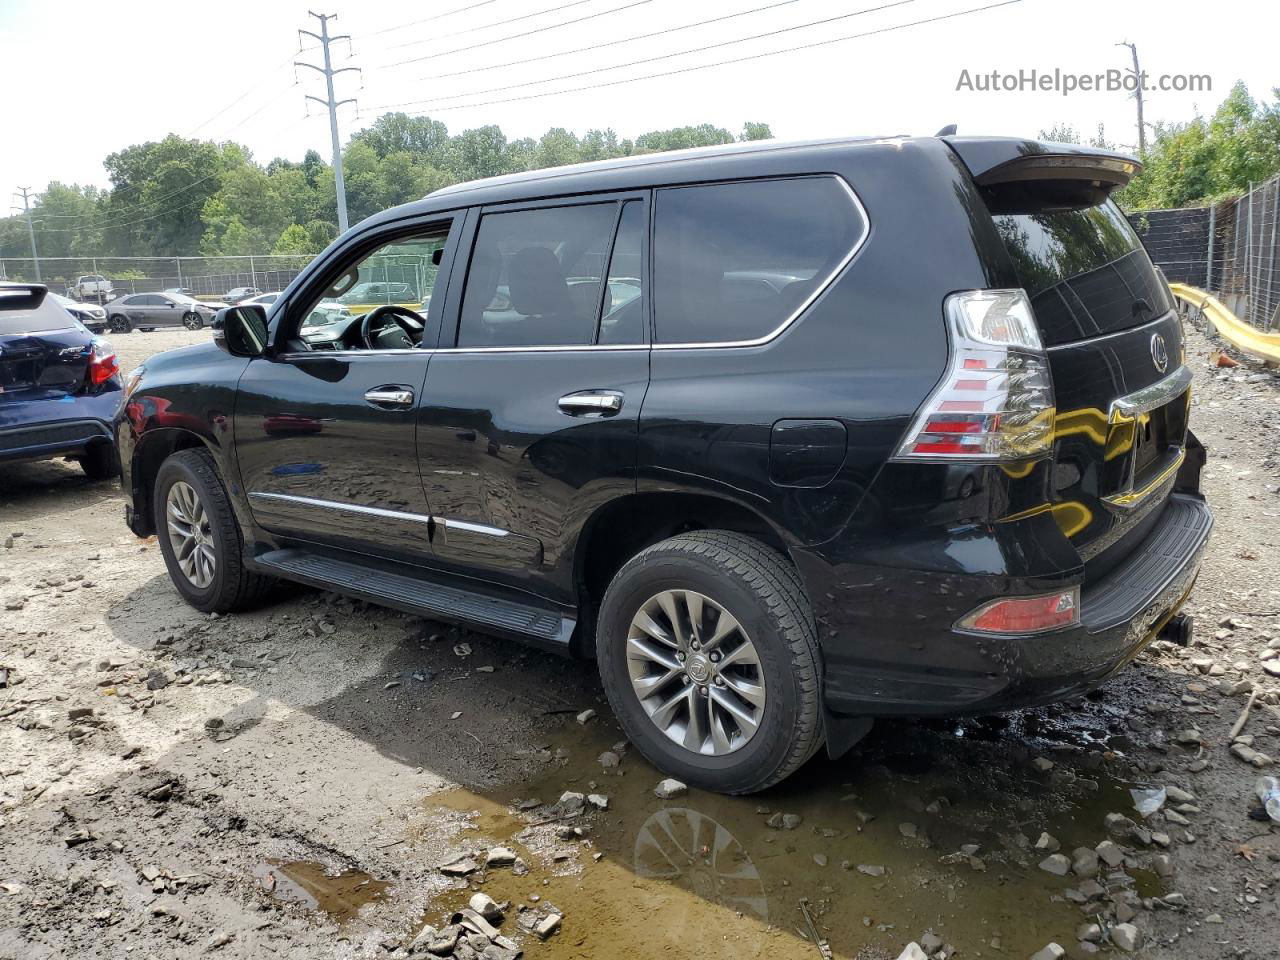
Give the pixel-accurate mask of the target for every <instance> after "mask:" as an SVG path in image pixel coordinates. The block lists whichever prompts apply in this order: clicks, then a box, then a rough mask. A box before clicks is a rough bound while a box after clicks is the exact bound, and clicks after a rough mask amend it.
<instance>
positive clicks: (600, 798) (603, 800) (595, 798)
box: [587, 793, 609, 810]
mask: <svg viewBox="0 0 1280 960" xmlns="http://www.w3.org/2000/svg"><path fill="white" fill-rule="evenodd" d="M587 803H588V804H590V805H591V806H593V807H595V808H596V809H597V810H608V809H609V798H608V797H606V796H605V795H604V794H603V793H589V794H587Z"/></svg>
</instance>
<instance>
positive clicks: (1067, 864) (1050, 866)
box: [1040, 853, 1071, 877]
mask: <svg viewBox="0 0 1280 960" xmlns="http://www.w3.org/2000/svg"><path fill="white" fill-rule="evenodd" d="M1040 869H1041V870H1043V871H1044V872H1045V873H1052V874H1053V875H1054V876H1055V877H1065V876H1066V875H1067V874H1068V873H1069V872H1070V871H1071V861H1070V860H1068V859H1067V858H1066V857H1065V856H1064V855H1062V854H1061V853H1054V854H1050V855H1049V856H1047V857H1045V858H1044V859H1043V860H1041V861H1040Z"/></svg>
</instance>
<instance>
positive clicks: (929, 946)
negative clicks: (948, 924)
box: [919, 933, 946, 956]
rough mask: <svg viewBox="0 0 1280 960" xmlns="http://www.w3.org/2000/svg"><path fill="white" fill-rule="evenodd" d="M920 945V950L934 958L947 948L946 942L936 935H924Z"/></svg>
mask: <svg viewBox="0 0 1280 960" xmlns="http://www.w3.org/2000/svg"><path fill="white" fill-rule="evenodd" d="M919 943H920V949H922V950H923V951H924V952H925V953H927V954H928V955H929V956H933V955H934V954H935V953H937V952H938V951H939V950H941V949H942V948H943V947H944V946H946V941H944V940H943V939H942V938H941V937H940V936H938V935H937V934H936V933H925V934H923V935H922V936H921V937H920V941H919Z"/></svg>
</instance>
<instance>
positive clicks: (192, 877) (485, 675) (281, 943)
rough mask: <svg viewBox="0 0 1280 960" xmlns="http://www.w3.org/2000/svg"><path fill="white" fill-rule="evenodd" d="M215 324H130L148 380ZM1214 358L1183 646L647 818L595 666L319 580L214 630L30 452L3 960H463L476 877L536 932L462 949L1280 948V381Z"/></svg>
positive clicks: (777, 953) (12, 682) (7, 668)
mask: <svg viewBox="0 0 1280 960" xmlns="http://www.w3.org/2000/svg"><path fill="white" fill-rule="evenodd" d="M207 336H208V332H207V331H203V332H197V333H188V332H186V331H178V332H161V333H152V334H142V333H134V334H130V335H123V336H115V337H113V338H112V339H113V341H114V343H115V346H116V348H117V350H118V352H119V354H120V356H121V359H122V366H123V367H124V368H125V369H126V370H128V369H130V368H131V367H133V366H134V365H136V364H137V363H138V362H139V361H141V360H142V359H144V358H145V357H146V356H148V355H150V354H151V353H154V352H156V351H158V350H163V349H169V348H172V347H174V346H178V345H182V344H185V343H191V342H195V341H197V340H200V339H203V338H206V337H207ZM1213 349H1214V344H1212V343H1210V342H1209V341H1208V340H1207V339H1206V338H1205V337H1204V336H1203V335H1201V334H1199V333H1196V332H1192V334H1191V338H1190V341H1189V353H1190V356H1191V363H1192V366H1193V368H1194V369H1195V371H1196V373H1197V388H1196V401H1195V402H1196V406H1195V410H1194V413H1193V418H1192V423H1193V427H1194V429H1195V430H1196V431H1197V433H1198V434H1199V436H1200V437H1201V439H1202V440H1203V441H1204V442H1205V443H1206V445H1207V446H1208V447H1209V451H1210V454H1209V465H1208V468H1207V470H1206V475H1205V487H1206V491H1207V494H1208V496H1209V498H1210V500H1211V502H1212V503H1213V505H1214V507H1215V510H1216V513H1217V528H1216V530H1215V533H1214V538H1213V540H1212V542H1211V547H1210V554H1209V557H1208V561H1207V563H1206V565H1205V568H1204V569H1203V571H1202V573H1201V577H1200V581H1199V584H1198V586H1197V588H1196V591H1195V593H1194V594H1193V596H1192V599H1191V601H1190V604H1189V612H1191V613H1193V614H1194V615H1195V616H1196V623H1197V633H1196V640H1195V643H1194V644H1193V646H1191V647H1190V648H1187V649H1181V648H1176V647H1170V646H1168V645H1165V644H1155V645H1153V646H1152V647H1151V648H1149V650H1148V651H1147V652H1146V653H1144V654H1143V655H1142V657H1140V658H1139V660H1138V661H1137V662H1136V663H1135V665H1134V666H1133V667H1132V668H1130V669H1129V670H1126V671H1125V672H1124V673H1123V674H1122V675H1121V676H1120V677H1118V678H1117V679H1116V680H1115V681H1113V682H1112V683H1111V684H1109V685H1108V686H1107V687H1106V688H1105V689H1104V690H1102V691H1100V692H1099V693H1097V694H1095V695H1093V696H1091V697H1088V698H1084V699H1082V700H1080V701H1077V702H1074V703H1070V704H1063V705H1058V706H1056V707H1052V708H1047V709H1044V710H1037V711H1027V712H1023V713H1020V714H1016V715H1011V716H1008V717H1000V718H985V719H979V720H973V721H966V722H963V723H934V724H925V723H919V724H913V723H895V724H884V725H881V726H880V727H878V728H877V730H876V731H875V732H873V734H872V735H871V737H869V738H868V740H867V741H865V742H864V744H863V745H861V746H860V747H859V748H858V749H857V750H855V751H854V752H853V753H852V754H851V755H849V756H848V757H845V758H843V759H841V760H839V761H834V762H833V761H830V760H826V759H825V758H816V759H815V760H814V761H813V762H812V763H811V764H810V765H809V766H808V767H806V769H805V770H803V771H801V773H800V774H799V775H798V776H797V777H795V778H793V779H792V780H791V781H788V783H786V784H784V785H782V786H781V787H779V788H776V789H775V790H772V791H770V792H769V793H767V794H764V795H761V796H758V797H752V798H724V797H715V796H708V795H704V794H699V793H696V792H695V793H692V794H687V795H681V796H677V797H673V798H670V799H658V798H657V797H655V796H654V794H653V788H654V785H655V784H656V783H657V782H658V780H659V779H660V775H659V774H658V773H657V772H656V771H653V770H652V769H651V768H649V767H648V766H647V765H646V764H645V763H644V762H643V761H642V760H640V759H639V758H637V757H635V756H634V755H632V754H629V753H628V752H627V751H626V746H625V744H622V743H618V742H617V741H618V739H619V734H618V733H617V730H616V727H615V726H614V725H613V723H612V720H611V719H610V718H609V713H608V710H607V708H606V707H605V705H604V703H603V701H602V699H601V696H600V689H599V684H598V681H597V680H596V679H595V676H594V671H593V669H592V667H591V666H590V665H587V664H576V663H566V662H565V661H562V660H559V659H556V658H554V657H551V656H548V655H544V654H541V653H538V652H535V651H531V650H526V649H524V648H521V647H519V646H516V645H512V644H509V643H505V642H503V641H500V640H496V639H492V638H488V637H485V636H482V635H479V634H473V633H469V632H466V631H460V630H456V629H453V628H450V627H447V626H444V625H441V624H437V623H432V622H430V621H425V620H421V619H418V618H412V617H407V616H403V615H401V614H398V613H394V612H390V611H386V610H380V609H378V608H373V607H366V606H364V605H363V604H358V603H352V602H350V601H347V600H344V599H342V598H339V597H336V596H334V595H329V594H322V593H317V592H313V591H307V590H303V589H301V588H292V587H282V588H281V590H280V593H279V597H278V598H276V600H275V602H273V603H272V604H271V605H269V606H267V607H265V608H264V609H262V610H260V611H256V612H253V613H250V614H243V615H237V616H234V617H222V618H218V617H206V616H203V615H199V614H197V613H195V612H194V611H192V610H191V609H190V608H188V607H186V606H185V605H183V604H182V603H181V602H180V601H179V599H178V597H177V595H176V593H175V592H174V591H173V590H172V588H171V587H170V585H169V582H168V578H167V576H166V574H165V570H164V564H163V561H162V560H161V558H160V554H159V550H158V548H157V546H156V544H155V541H154V539H152V540H148V541H139V540H137V539H136V538H134V537H133V536H132V535H131V534H130V533H129V532H128V530H127V529H126V528H125V527H124V525H123V522H122V519H121V499H120V494H119V490H118V488H117V487H116V485H114V484H111V483H93V482H90V481H88V480H86V479H85V478H84V477H83V475H82V474H81V473H80V471H79V470H78V468H76V467H75V466H74V465H69V464H65V463H56V462H50V463H41V464H27V465H19V466H13V467H7V468H5V469H4V471H3V472H0V608H2V609H0V958H14V960H17V958H22V960H29V958H43V957H71V956H75V957H113V958H115V957H122V956H136V957H143V958H146V957H157V958H160V957H191V956H195V955H198V954H203V953H205V952H209V953H212V954H216V955H218V956H224V957H245V958H248V957H253V958H261V957H263V956H280V957H299V958H302V957H307V958H312V957H322V956H323V957H328V956H334V957H381V956H387V957H398V956H406V955H409V954H410V953H414V954H424V955H432V954H426V950H427V947H428V946H432V947H434V948H435V950H436V953H435V954H434V955H444V954H447V953H448V952H449V951H448V950H446V947H447V946H448V941H449V940H450V938H451V936H452V933H453V932H454V928H451V927H449V926H448V924H449V922H450V920H451V918H452V915H453V913H454V911H456V910H458V909H461V908H463V907H465V906H466V904H467V902H468V898H469V897H470V895H471V894H472V893H473V892H476V891H485V892H488V893H490V894H492V896H493V897H494V899H496V900H498V901H506V902H509V906H508V908H507V909H506V911H505V914H506V915H505V919H504V920H503V922H502V923H501V925H500V927H501V931H502V933H503V934H505V935H506V936H508V937H510V938H511V939H510V940H509V941H504V940H493V941H491V939H490V938H489V937H487V936H484V935H483V934H478V933H475V932H474V931H471V932H468V931H466V930H465V929H464V930H463V936H462V939H461V940H459V941H458V943H457V945H456V946H454V947H453V948H452V955H453V956H455V957H460V958H464V960H465V958H466V957H471V956H485V957H488V958H501V957H504V956H505V957H510V956H512V955H513V952H512V950H511V949H510V948H511V947H515V946H520V947H523V949H524V951H525V954H526V956H528V957H529V958H531V960H537V958H543V957H547V958H558V957H566V958H568V957H574V958H587V957H611V956H620V955H623V954H628V955H631V956H634V957H636V958H647V957H663V958H682V957H700V958H701V957H726V958H728V957H770V958H774V957H792V956H795V957H809V958H812V957H815V956H820V955H821V951H820V949H819V947H818V946H817V945H815V944H814V943H813V942H812V940H813V938H814V937H815V936H816V937H818V938H821V939H822V940H824V941H826V942H828V943H829V949H830V950H831V951H832V952H833V953H834V955H836V956H841V957H861V958H866V960H872V958H877V957H896V956H897V955H898V953H899V952H900V951H901V950H902V949H903V947H904V946H905V945H906V944H907V943H908V942H910V941H917V942H919V943H921V944H922V945H924V946H925V947H926V948H927V950H928V951H929V953H930V954H932V955H935V956H936V955H942V956H950V955H955V956H958V957H983V956H987V957H991V956H997V957H998V956H1009V957H1020V956H1021V957H1026V956H1031V955H1032V954H1033V953H1035V952H1036V951H1038V950H1041V949H1042V948H1045V947H1046V945H1047V944H1048V943H1050V942H1055V943H1058V944H1060V945H1061V946H1062V947H1063V948H1065V950H1066V953H1067V955H1068V956H1071V957H1084V956H1088V955H1091V954H1093V953H1095V952H1098V951H1102V952H1107V953H1113V954H1114V953H1117V952H1121V951H1123V950H1124V948H1126V947H1133V948H1134V949H1135V950H1136V951H1137V953H1138V954H1140V955H1143V956H1150V957H1170V958H1175V957H1176V958H1191V960H1197V958H1206V960H1207V958H1217V957H1224V956H1254V957H1273V956H1276V955H1277V952H1278V951H1280V948H1278V947H1277V946H1276V945H1277V943H1278V942H1280V919H1278V913H1277V906H1278V903H1277V892H1276V891H1277V881H1278V880H1280V871H1278V867H1280V828H1273V827H1271V826H1270V824H1269V823H1268V822H1266V821H1265V820H1263V821H1259V820H1256V819H1251V817H1250V811H1251V808H1253V807H1255V806H1256V803H1255V802H1254V801H1253V800H1252V793H1253V786H1254V780H1255V779H1256V777H1257V776H1258V775H1259V774H1260V773H1266V772H1268V771H1272V772H1275V773H1276V774H1277V775H1280V770H1276V768H1275V765H1274V764H1273V763H1272V762H1271V760H1270V756H1272V755H1280V676H1277V674H1280V657H1276V659H1268V658H1269V657H1271V656H1273V655H1274V654H1275V653H1276V651H1277V649H1280V584H1278V583H1277V581H1276V571H1277V570H1278V569H1280V520H1278V519H1277V518H1278V517H1280V494H1278V488H1280V404H1278V403H1277V399H1278V398H1280V378H1277V377H1276V375H1275V374H1274V373H1271V372H1267V371H1263V370H1261V369H1260V368H1258V367H1256V366H1250V365H1243V366H1240V367H1236V368H1230V369H1224V368H1219V367H1217V366H1215V365H1212V364H1213V361H1212V359H1211V356H1212V354H1211V351H1212V350H1213ZM1272 671H1274V674H1273V673H1272ZM1251 698H1252V700H1253V707H1252V712H1251V715H1250V717H1249V720H1248V722H1247V726H1246V727H1245V728H1244V736H1245V737H1251V738H1253V739H1252V742H1250V743H1239V744H1237V746H1236V747H1235V751H1234V753H1233V752H1232V749H1231V748H1232V744H1231V741H1230V736H1229V734H1230V729H1231V727H1232V725H1233V724H1234V723H1236V721H1237V718H1238V717H1239V715H1240V713H1241V711H1242V710H1243V709H1244V708H1245V706H1246V704H1247V703H1249V702H1250V700H1251ZM588 709H595V710H596V711H598V715H597V716H596V717H594V718H585V722H582V723H580V722H579V721H578V719H577V715H578V714H579V713H580V712H581V711H583V710H588ZM1251 751H1252V752H1251ZM1255 764H1258V765H1260V766H1255ZM1160 787H1165V788H1166V792H1165V794H1164V805H1163V807H1162V809H1160V810H1159V811H1158V812H1156V813H1154V814H1152V815H1151V816H1149V817H1148V818H1146V819H1145V820H1144V819H1142V817H1141V816H1140V814H1139V813H1138V812H1137V811H1136V810H1134V808H1133V801H1132V798H1131V797H1130V794H1129V790H1130V789H1134V788H1139V789H1158V788H1160ZM1169 787H1172V788H1173V789H1172V790H1169V789H1168V788H1169ZM566 790H568V791H571V792H578V793H583V794H587V793H598V794H601V795H604V796H607V797H608V809H607V810H603V811H601V810H598V809H596V808H595V807H594V806H591V805H589V804H588V805H587V806H586V808H585V811H584V812H582V813H577V812H576V811H577V809H578V807H579V806H580V805H582V803H583V801H581V800H579V799H577V798H576V797H575V796H573V795H572V793H571V795H570V796H568V797H566V798H564V799H560V798H561V794H562V792H563V791H566ZM1116 814H1122V815H1124V817H1127V818H1129V819H1128V820H1122V819H1118V818H1117V817H1116V816H1114V815H1116ZM784 815H785V819H784ZM1108 815H1112V816H1111V817H1110V818H1108ZM1042 834H1045V835H1046V836H1044V837H1042V836H1041V835H1042ZM1108 838H1110V840H1111V841H1113V843H1114V844H1115V846H1114V847H1112V846H1109V845H1107V844H1106V843H1104V841H1106V840H1108ZM1100 844H1101V847H1100V848H1099V845H1100ZM498 845H505V846H509V847H511V848H512V852H513V853H514V854H516V855H517V857H518V859H517V861H516V863H515V864H514V865H497V864H495V865H494V866H492V867H489V866H486V865H485V860H486V857H487V856H488V851H489V850H490V849H491V848H493V847H494V846H498ZM1057 848H1060V855H1061V856H1062V857H1063V858H1064V859H1063V860H1058V859H1055V858H1054V856H1052V855H1053V854H1054V853H1055V851H1056V849H1057ZM1099 855H1101V856H1102V860H1101V862H1100V863H1099V862H1098V856H1099ZM460 857H461V858H464V859H466V858H468V857H469V858H470V859H471V861H472V862H471V863H468V864H464V865H463V866H462V867H460V868H459V869H461V870H466V868H467V867H474V868H475V869H474V870H471V871H469V872H467V873H466V874H465V876H462V877H458V876H450V875H448V874H447V873H446V872H444V871H442V870H441V869H440V868H441V867H442V866H443V865H448V864H450V863H451V862H452V861H454V860H457V859H458V858H460ZM1108 858H1110V859H1108ZM499 859H502V858H501V857H500V858H499ZM1111 861H1114V863H1113V862H1111ZM1060 872H1064V873H1065V875H1062V876H1059V875H1058V874H1059V873H1060ZM561 915H562V921H561V925H560V927H559V929H558V931H557V932H554V933H550V934H549V938H548V939H546V940H545V941H544V940H542V939H541V938H540V937H539V936H538V934H537V933H536V932H534V931H533V928H534V927H537V926H538V925H539V924H543V925H545V927H548V928H549V927H552V926H554V917H556V916H561ZM1091 924H1097V928H1096V929H1094V928H1091V927H1090V925H1091ZM424 925H430V927H431V928H433V929H434V930H435V931H436V932H434V933H432V932H431V931H425V932H424ZM1081 937H1084V938H1085V939H1081ZM1094 938H1097V939H1099V940H1100V941H1101V942H1100V943H1097V944H1095V943H1094V942H1092V940H1093V939H1094ZM433 941H434V942H433ZM486 949H487V950H488V951H489V952H488V953H485V952H483V951H484V950H486ZM1053 955H1055V954H1054V953H1053V952H1052V951H1050V952H1049V953H1046V954H1044V956H1046V957H1048V956H1053Z"/></svg>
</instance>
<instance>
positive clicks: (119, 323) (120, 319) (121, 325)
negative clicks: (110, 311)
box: [107, 313, 133, 333]
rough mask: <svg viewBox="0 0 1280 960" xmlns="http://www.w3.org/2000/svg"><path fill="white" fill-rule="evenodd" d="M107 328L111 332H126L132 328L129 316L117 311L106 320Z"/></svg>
mask: <svg viewBox="0 0 1280 960" xmlns="http://www.w3.org/2000/svg"><path fill="white" fill-rule="evenodd" d="M107 329H108V330H110V331H111V332H112V333H128V332H129V331H130V330H132V329H133V324H131V323H130V322H129V318H128V317H126V316H125V315H124V314H122V313H117V314H114V315H113V316H112V317H111V319H110V320H109V321H107Z"/></svg>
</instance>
